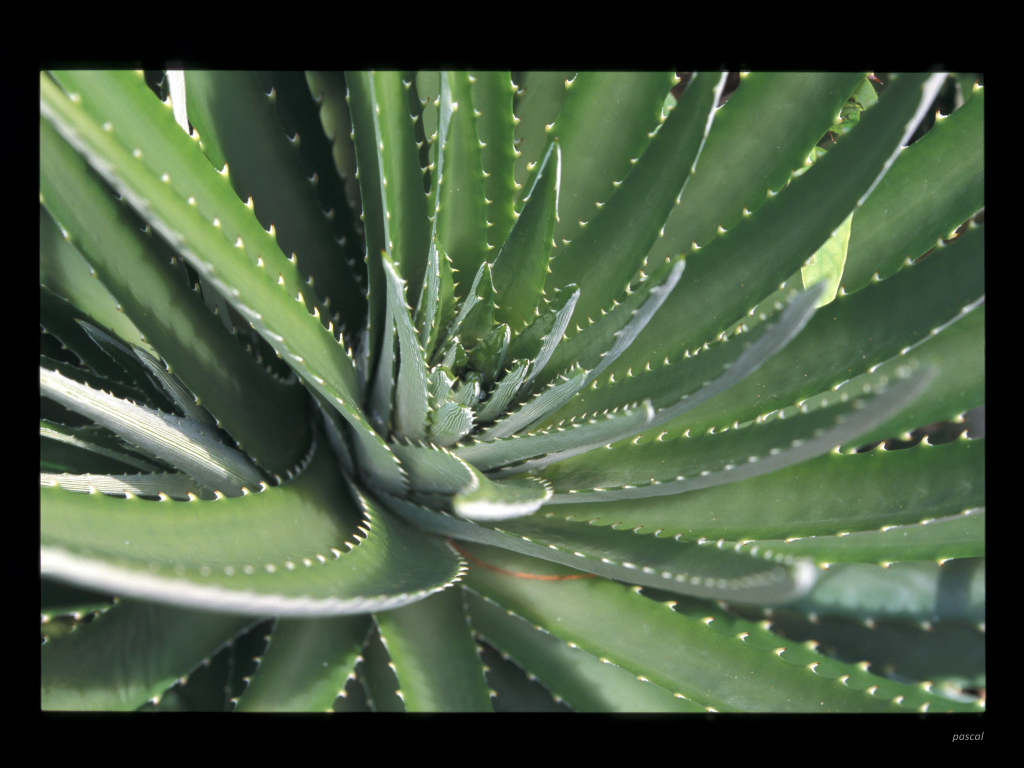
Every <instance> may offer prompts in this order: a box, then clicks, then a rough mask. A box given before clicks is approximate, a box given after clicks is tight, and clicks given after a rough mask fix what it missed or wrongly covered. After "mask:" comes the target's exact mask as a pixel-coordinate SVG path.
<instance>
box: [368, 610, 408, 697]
mask: <svg viewBox="0 0 1024 768" xmlns="http://www.w3.org/2000/svg"><path fill="white" fill-rule="evenodd" d="M357 674H358V677H359V682H360V683H362V685H363V689H364V690H365V691H366V703H367V704H369V706H370V709H371V711H373V712H405V703H404V702H403V701H402V698H401V697H402V694H401V692H400V691H399V690H398V678H396V677H395V671H394V668H393V666H392V664H391V658H390V656H388V651H387V648H385V646H384V644H383V643H382V642H381V639H380V633H379V632H378V630H377V623H376V621H374V623H373V627H372V629H371V631H370V636H369V637H368V638H367V640H366V645H365V646H364V647H363V661H362V663H360V665H359V667H358V672H357Z"/></svg>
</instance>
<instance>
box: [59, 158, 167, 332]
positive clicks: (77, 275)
mask: <svg viewBox="0 0 1024 768" xmlns="http://www.w3.org/2000/svg"><path fill="white" fill-rule="evenodd" d="M68 172H70V169H67V171H66V173H68ZM40 194H42V193H40ZM69 236H70V233H69ZM94 275H95V270H93V269H92V267H90V266H89V263H88V262H87V261H86V260H85V259H84V258H83V257H82V254H81V253H80V252H79V250H78V249H77V248H76V247H75V246H74V245H72V244H71V243H70V242H69V241H68V240H66V239H65V238H64V235H63V234H62V233H61V231H60V228H59V227H58V226H57V224H56V223H55V222H54V220H53V218H52V217H51V216H50V214H49V213H48V212H47V210H46V207H45V206H42V205H40V206H39V282H40V283H42V284H43V285H45V286H46V287H47V288H49V289H50V290H51V291H53V292H54V293H56V294H57V295H58V296H62V297H64V298H65V299H67V300H68V301H70V302H71V303H72V304H74V305H75V306H76V307H78V308H80V309H81V310H83V311H84V312H85V313H86V314H87V315H90V316H91V317H93V318H95V319H96V321H97V322H98V323H100V325H104V326H106V327H107V328H110V329H111V330H112V331H113V332H114V333H115V334H117V336H118V337H119V338H121V339H123V340H124V341H126V342H128V343H130V344H135V345H137V346H141V347H143V348H145V349H146V350H148V351H149V352H154V351H155V350H154V349H153V347H152V346H150V344H149V342H147V341H146V340H145V339H144V338H143V337H142V332H141V331H140V330H139V329H138V328H136V327H135V325H134V324H133V323H132V321H131V320H129V319H128V317H127V316H126V315H125V314H124V312H122V311H120V310H118V308H117V299H115V298H114V297H113V296H112V295H111V294H110V291H109V290H107V288H106V286H105V285H104V284H103V283H102V282H100V281H99V280H96V279H90V278H91V277H93V276H94Z"/></svg>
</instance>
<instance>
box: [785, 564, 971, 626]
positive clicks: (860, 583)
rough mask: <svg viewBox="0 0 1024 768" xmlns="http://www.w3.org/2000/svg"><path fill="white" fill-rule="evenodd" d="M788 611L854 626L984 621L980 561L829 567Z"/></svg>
mask: <svg viewBox="0 0 1024 768" xmlns="http://www.w3.org/2000/svg"><path fill="white" fill-rule="evenodd" d="M790 608H791V609H792V610H794V611H799V612H801V613H814V614H818V615H820V616H841V617H844V618H847V619H853V620H856V621H865V620H867V619H871V620H884V619H889V620H901V621H908V622H911V621H912V622H921V621H935V622H938V621H955V622H964V623H968V624H972V625H976V624H979V623H984V621H985V560H984V558H964V559H957V560H949V561H946V562H944V563H942V564H936V563H892V564H891V566H890V567H888V568H879V567H878V566H876V565H853V564H851V565H834V566H831V567H830V568H829V569H828V571H827V572H826V573H824V574H822V576H821V579H820V580H819V581H818V584H817V585H816V587H815V589H814V590H813V591H812V592H811V593H810V594H808V595H807V596H806V597H804V598H802V599H801V600H799V601H797V602H796V603H793V605H792V606H790Z"/></svg>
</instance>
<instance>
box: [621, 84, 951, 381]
mask: <svg viewBox="0 0 1024 768" xmlns="http://www.w3.org/2000/svg"><path fill="white" fill-rule="evenodd" d="M941 84H942V77H941V76H940V75H935V76H932V77H928V76H927V75H911V74H907V75H902V76H901V77H900V78H899V79H897V80H895V81H894V82H893V83H892V85H891V86H890V87H889V88H887V89H886V92H885V94H884V96H883V98H882V99H881V100H880V101H879V103H878V106H876V107H874V108H873V109H871V110H870V111H868V112H867V113H865V115H864V117H863V119H862V120H861V122H860V124H859V125H858V126H857V129H856V130H854V131H851V133H850V135H849V136H847V137H845V138H844V139H843V141H842V142H841V143H840V144H839V145H838V146H837V147H836V148H835V149H833V150H832V151H831V152H829V153H828V154H827V155H826V156H824V157H822V158H821V159H820V160H818V161H817V162H816V163H814V165H813V166H811V167H810V168H809V169H808V170H807V172H806V173H805V174H803V175H802V176H800V177H799V178H796V179H793V180H792V182H791V183H790V184H789V185H788V187H787V188H786V189H785V190H783V191H782V192H779V193H778V194H777V195H776V196H775V197H774V198H773V199H772V200H770V201H769V202H767V203H766V204H765V205H763V206H762V207H761V208H760V209H758V210H757V211H756V212H754V213H753V214H751V215H750V216H744V217H743V218H742V220H741V221H740V223H739V224H737V225H736V226H735V227H734V228H733V229H732V230H729V231H728V232H727V233H725V234H722V235H721V236H720V237H718V238H716V239H715V240H713V241H712V242H710V243H708V244H707V245H706V246H705V247H704V248H702V249H701V250H700V251H698V252H696V253H691V254H689V255H688V256H687V264H686V280H685V281H683V283H682V284H681V285H680V286H679V289H678V290H677V291H676V296H675V297H674V299H673V301H672V302H671V303H670V304H669V305H667V306H665V307H663V308H662V311H660V312H658V313H657V314H656V315H655V317H654V318H653V320H652V321H651V322H650V323H649V324H648V325H647V327H646V328H645V329H644V331H643V333H641V334H640V336H639V337H638V338H637V340H636V342H634V344H633V346H632V347H631V348H630V349H629V350H627V351H626V353H625V354H623V355H622V357H620V358H619V360H618V361H617V363H616V364H615V365H613V366H612V372H613V373H614V374H615V375H616V376H619V377H621V376H623V375H624V374H625V372H626V371H627V370H628V369H629V368H630V367H634V368H636V369H638V370H639V369H640V368H642V367H643V366H644V365H645V364H646V363H647V362H648V361H650V360H660V359H662V358H663V357H665V356H666V355H670V354H673V353H675V352H676V350H678V349H679V347H680V346H683V347H684V348H691V349H692V348H694V347H695V346H696V345H699V344H701V343H703V341H704V340H706V339H708V338H711V337H712V336H713V335H715V334H717V333H719V332H721V331H722V330H724V328H723V327H720V326H723V325H726V324H727V323H728V322H729V321H726V323H722V318H726V317H730V318H734V319H738V318H739V317H740V316H741V315H742V313H744V312H746V311H747V310H748V309H749V308H750V307H751V306H753V305H754V304H755V303H756V302H757V300H758V299H760V298H763V297H764V296H766V295H767V294H768V293H770V292H771V290H772V289H773V288H775V287H776V286H778V285H779V284H780V283H781V282H782V281H783V280H785V279H786V278H788V277H789V276H790V275H792V274H793V273H794V272H795V271H796V270H797V269H798V268H799V267H800V266H801V265H802V264H803V263H804V262H805V261H806V260H807V259H809V258H810V257H811V255H812V254H813V253H814V252H815V251H817V250H818V248H819V247H820V246H821V244H822V243H824V242H825V240H827V239H828V237H829V235H830V234H831V233H832V232H833V231H834V230H835V229H836V227H838V226H839V225H840V224H841V223H842V221H843V220H844V219H845V218H846V217H847V216H848V215H849V214H850V212H851V211H852V210H853V209H854V208H856V207H857V206H858V205H859V204H862V203H863V201H864V200H866V199H867V198H868V197H869V194H870V192H871V191H872V190H873V189H874V187H875V186H877V183H878V182H879V180H880V179H881V178H882V177H884V175H885V172H886V171H887V170H888V166H889V165H890V164H891V162H892V160H893V159H894V158H895V155H896V154H898V153H899V151H900V145H901V143H902V142H903V141H905V140H906V139H907V138H909V136H910V134H911V133H912V132H913V130H914V128H915V127H916V126H917V124H918V123H919V122H920V120H921V118H922V117H923V115H924V112H925V111H926V110H927V108H928V106H930V104H931V102H932V99H933V97H934V94H935V92H936V91H937V89H938V87H939V86H941Z"/></svg>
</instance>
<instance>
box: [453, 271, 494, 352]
mask: <svg viewBox="0 0 1024 768" xmlns="http://www.w3.org/2000/svg"><path fill="white" fill-rule="evenodd" d="M493 327H494V285H493V283H492V281H491V265H490V264H488V263H487V262H484V263H483V264H481V265H480V268H479V269H478V270H477V272H476V276H475V277H474V278H473V285H472V286H471V287H470V289H469V293H468V294H466V298H465V299H464V300H463V302H462V307H461V309H459V314H457V315H456V316H455V321H454V322H453V323H452V325H451V328H449V330H448V338H449V339H454V338H455V334H456V333H458V334H459V337H460V338H461V339H462V341H463V345H464V346H467V347H473V346H475V345H476V343H477V342H478V341H479V340H480V339H482V338H483V337H484V336H486V335H487V334H488V333H490V331H491V329H492V328H493Z"/></svg>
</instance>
